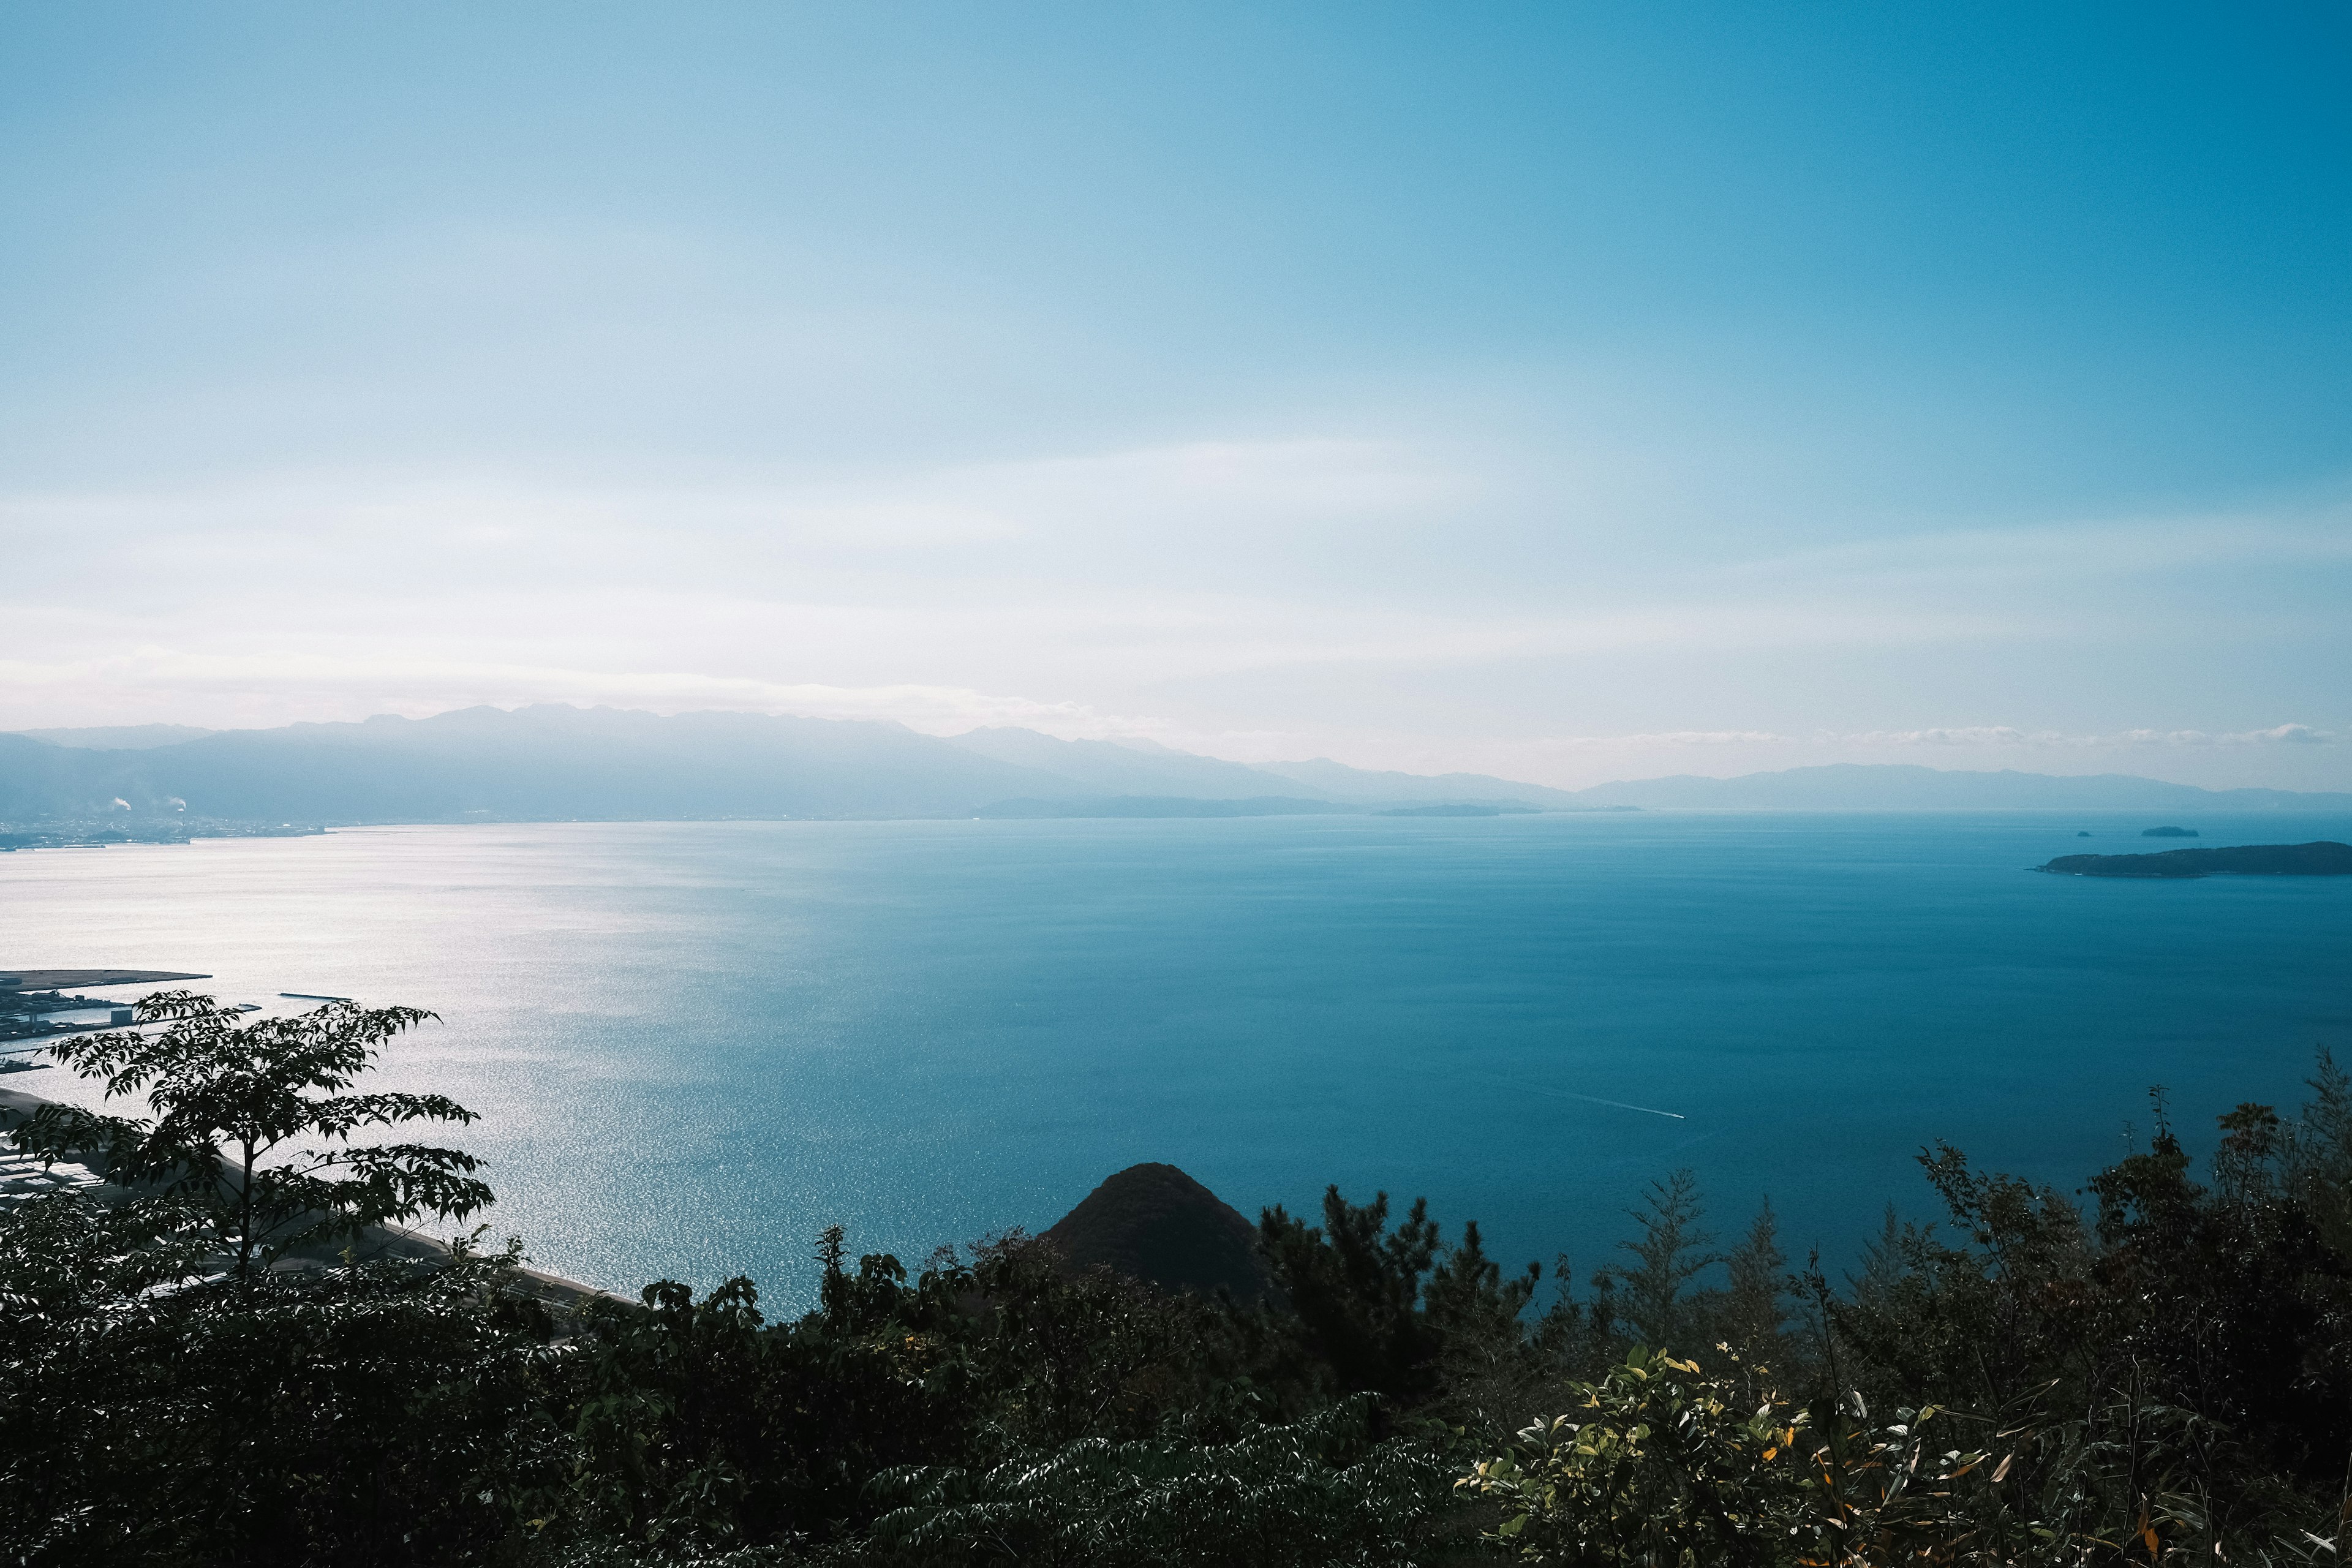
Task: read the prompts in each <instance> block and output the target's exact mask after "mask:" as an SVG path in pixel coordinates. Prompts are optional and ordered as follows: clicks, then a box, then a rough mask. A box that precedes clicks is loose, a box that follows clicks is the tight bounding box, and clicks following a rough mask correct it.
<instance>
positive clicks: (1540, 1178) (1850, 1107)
mask: <svg viewBox="0 0 2352 1568" xmlns="http://www.w3.org/2000/svg"><path fill="white" fill-rule="evenodd" d="M2147 825H2148V823H2147V822H2146V821H2143V820H2141V819H2139V818H2131V819H2124V818H2117V817H2095V816H2084V815H2076V816H2069V817H2064V818H2059V817H2055V816H2052V817H2027V816H1981V817H1970V816H1747V815H1739V816H1731V815H1723V816H1704V815H1697V814H1688V815H1683V814H1664V813H1655V814H1643V815H1640V816H1543V817H1503V818H1493V819H1486V818H1480V819H1472V820H1442V819H1441V820H1430V819H1397V818H1386V819H1383V818H1269V819H1258V820H1242V821H1224V822H1203V821H1170V822H1151V821H1142V822H920V823H709V824H675V823H665V824H623V825H600V824H571V825H557V826H467V827H398V828H372V829H363V830H356V831H345V832H339V833H335V834H333V835H331V836H329V837H320V838H309V839H285V840H245V841H228V842H212V843H205V844H197V845H191V846H184V847H178V846H174V847H130V848H111V849H106V850H102V851H54V852H38V853H19V854H16V855H0V963H10V964H20V965H23V966H25V967H28V968H29V967H37V966H39V967H66V966H93V967H94V966H100V965H106V966H135V967H142V968H143V967H152V968H161V969H185V970H196V971H203V972H205V973H210V974H212V975H214V976H215V979H214V980H213V981H212V982H210V983H208V988H211V989H215V990H217V991H218V992H219V994H221V995H222V996H223V997H224V998H225V999H228V1000H236V1001H245V1000H252V1001H257V1002H264V1003H268V1004H269V1005H272V1006H292V1005H297V1004H290V1003H282V1002H280V1001H278V996H277V994H278V993H279V992H282V991H300V992H320V993H329V994H352V995H356V996H359V997H361V998H362V999H364V1000H368V1001H371V1002H379V1003H382V1002H404V1003H413V1004H415V1005H422V1006H427V1007H431V1008H434V1009H436V1011H438V1012H439V1013H440V1014H441V1016H442V1017H443V1019H444V1022H443V1023H442V1024H441V1025H440V1026H436V1027H431V1028H428V1029H426V1030H425V1031H424V1032H423V1033H421V1034H419V1035H417V1036H415V1037H411V1038H410V1039H409V1040H407V1041H405V1042H404V1043H403V1044H402V1045H400V1046H399V1047H396V1048H395V1051H394V1057H393V1060H392V1067H391V1068H390V1071H389V1073H388V1075H387V1076H388V1078H389V1079H391V1080H393V1083H394V1085H396V1086H398V1087H406V1088H415V1089H424V1088H431V1089H438V1090H443V1091H446V1092H448V1093H450V1094H453V1095H455V1096H456V1097H457V1098H458V1099H459V1100H463V1101H464V1102H465V1103H467V1104H468V1105H470V1106H472V1107H474V1108H475V1109H476V1110H479V1111H480V1112H482V1117H483V1119H482V1121H480V1122H479V1123H478V1124H477V1125H476V1126H475V1127H473V1128H471V1129H469V1130H467V1131H466V1132H465V1133H464V1134H462V1135H461V1138H460V1140H459V1141H461V1142H464V1143H465V1144H466V1145H467V1146H468V1147H470V1148H472V1149H474V1150H476V1151H477V1152H480V1153H482V1154H484V1155H487V1156H488V1159H489V1160H490V1162H491V1168H490V1171H489V1175H490V1176H491V1178H492V1179H493V1181H494V1182H495V1184H496V1185H497V1187H498V1189H499V1193H500V1194H501V1203H500V1205H499V1209H498V1211H497V1212H496V1214H495V1215H494V1216H493V1219H494V1223H495V1225H496V1226H497V1228H498V1230H499V1232H501V1233H504V1232H508V1231H512V1232H517V1233H520V1235H521V1236H522V1237H524V1238H525V1240H526V1242H527V1244H528V1246H529V1248H530V1252H531V1254H532V1256H533V1258H535V1259H536V1260H537V1261H538V1262H540V1263H541V1265H542V1266H544V1267H547V1268H553V1269H556V1270H558V1271H561V1272H563V1273H566V1274H570V1275H573V1276H575V1277H578V1278H581V1279H589V1280H593V1281H595V1282H597V1283H601V1284H605V1285H611V1286H614V1287H620V1288H625V1289H634V1288H635V1286H636V1285H637V1284H639V1283H642V1282H643V1281H644V1280H646V1279H649V1278H653V1277H656V1276H660V1275H669V1276H673V1277H677V1278H682V1279H690V1280H693V1281H695V1282H697V1283H698V1284H703V1285H708V1284H711V1283H715V1282H717V1281H718V1280H719V1279H724V1278H725V1277H727V1276H728V1275H730V1274H732V1273H736V1272H746V1273H750V1274H751V1275H753V1276H754V1277H755V1278H757V1279H760V1280H761V1282H762V1284H763V1287H764V1288H766V1289H767V1290H768V1291H769V1292H770V1293H771V1294H772V1295H773V1296H777V1297H781V1298H782V1299H783V1300H786V1301H794V1302H796V1301H801V1300H805V1299H806V1297H807V1295H808V1294H809V1289H810V1286H811V1283H812V1272H813V1271H812V1268H811V1266H810V1265H809V1263H808V1261H807V1258H808V1253H809V1248H810V1243H811V1238H812V1237H813V1236H814V1233H815V1232H816V1230H817V1229H818V1228H819V1227H820V1226H824V1225H825V1224H827V1223H829V1222H833V1221H838V1222H840V1223H842V1224H845V1225H846V1226H848V1227H849V1229H850V1233H851V1243H852V1246H853V1248H855V1249H856V1250H882V1249H888V1250H893V1251H897V1252H898V1253H900V1254H901V1256H903V1257H906V1258H908V1259H909V1260H910V1261H911V1260H913V1259H915V1258H920V1257H921V1256H922V1255H923V1254H925V1253H927V1252H929V1250H930V1249H931V1248H932V1247H935V1246H937V1245H938V1244H940V1243H943V1242H955V1241H963V1240H969V1239H971V1238H973V1237H977V1236H979V1235H981V1234H982V1233H984V1232H989V1231H993V1230H998V1229H1002V1228H1003V1227H1006V1226H1016V1225H1018V1226H1030V1227H1033V1228H1034V1227H1039V1226H1044V1225H1046V1224H1048V1223H1050V1222H1051V1221H1052V1220H1053V1219H1055V1217H1056V1216H1058V1215H1060V1214H1062V1213H1063V1212H1064V1211H1065V1210H1066V1209H1067V1208H1068V1207H1069V1206H1070V1205H1072V1204H1073V1203H1075V1202H1076V1200H1077V1199H1079V1198H1080V1197H1082V1196H1084V1195H1085V1194H1086V1193H1087V1190H1088V1189H1089V1188H1090V1187H1092V1186H1093V1184H1095V1183H1096V1182H1097V1181H1099V1180H1100V1179H1101V1178H1102V1177H1103V1176H1104V1175H1106V1174H1107V1173H1109V1172H1111V1171H1113V1170H1116V1169H1118V1168H1119V1167H1120V1166H1123V1165H1126V1164H1129V1163H1133V1162H1136V1161H1139V1160H1166V1161H1171V1162H1173V1163H1177V1164H1180V1165H1181V1166H1183V1167H1184V1168H1185V1169H1186V1170H1188V1171H1190V1172H1192V1173H1193V1174H1194V1175H1196V1176H1198V1177H1200V1178H1201V1179H1202V1181H1204V1182H1206V1183H1207V1184H1209V1185H1210V1186H1212V1187H1213V1188H1214V1189H1215V1190H1216V1191H1217V1192H1218V1193H1219V1194H1223V1196H1224V1197H1225V1198H1226V1199H1228V1201H1230V1202H1232V1203H1234V1205H1236V1206H1238V1207H1240V1208H1242V1209H1243V1210H1244V1212H1245V1213H1249V1214H1251V1215H1255V1212H1256V1209H1257V1207H1258V1206H1259V1205H1264V1204H1267V1203H1273V1202H1282V1203H1286V1204H1288V1205H1292V1206H1293V1207H1294V1208H1295V1207H1297V1206H1299V1205H1309V1206H1311V1205H1313V1204H1314V1203H1315V1202H1316V1201H1317V1199H1318V1194H1320V1192H1321V1190H1322V1188H1323V1185H1324V1184H1326V1183H1328V1182H1338V1183H1339V1184H1340V1185H1341V1187H1342V1188H1343V1190H1345V1191H1347V1192H1348V1193H1349V1194H1351V1195H1366V1196H1368V1195H1369V1194H1370V1193H1371V1191H1372V1190H1373V1189H1375V1188H1385V1189H1387V1190H1388V1191H1389V1192H1391V1194H1397V1195H1398V1196H1399V1197H1401V1198H1407V1197H1410V1196H1412V1195H1414V1194H1427V1195H1428V1196H1429V1197H1430V1199H1431V1200H1432V1203H1433V1208H1434V1210H1435V1211H1436V1213H1437V1214H1438V1215H1439V1216H1440V1217H1441V1218H1442V1219H1444V1221H1446V1222H1447V1223H1448V1226H1449V1232H1450V1230H1451V1227H1452V1226H1453V1225H1454V1223H1457V1222H1458V1221H1460V1220H1461V1219H1464V1218H1467V1217H1475V1218H1477V1219H1479V1220H1481V1221H1482V1222H1484V1226H1485V1229H1486V1234H1487V1236H1488V1237H1489V1238H1490V1241H1491V1242H1492V1243H1493V1244H1494V1246H1495V1247H1496V1250H1498V1251H1499V1252H1501V1253H1502V1254H1503V1255H1505V1256H1506V1257H1507V1258H1528V1257H1541V1258H1547V1259H1548V1258H1550V1256H1551V1255H1552V1253H1553V1252H1555V1251H1556V1250H1559V1249H1562V1248H1565V1249H1567V1250H1569V1251H1570V1253H1571V1254H1572V1255H1573V1257H1574V1258H1575V1259H1576V1261H1577V1262H1578V1264H1579V1265H1580V1268H1583V1269H1590V1268H1591V1267H1592V1266H1594V1265H1595V1264H1597V1263H1599V1262H1601V1261H1603V1260H1604V1259H1605V1256H1606V1254H1607V1252H1608V1250H1609V1248H1610V1247H1611V1245H1612V1244H1613V1242H1614V1241H1615V1240H1616V1239H1617V1238H1619V1237H1621V1236H1622V1235H1623V1234H1624V1231H1625V1228H1626V1227H1625V1225H1624V1223H1623V1221H1622V1214H1621V1211H1622V1209H1623V1208H1624V1207H1625V1205H1627V1204H1629V1203H1631V1202H1633V1200H1634V1199H1635V1198H1636V1197H1637V1196H1638V1194H1639V1192H1640V1189H1641V1187H1642V1185H1643V1183H1644V1182H1646V1181H1648V1180H1649V1179H1651V1178H1652V1177H1654V1176H1656V1175H1659V1174H1662V1173H1665V1172H1667V1171H1670V1170H1672V1169H1673V1168H1675V1166H1678V1165H1690V1166H1693V1167H1695V1168H1696V1170H1697V1171H1698V1172H1699V1173H1700V1175H1701V1177H1702V1179H1703V1181H1704V1183H1705V1184H1706V1191H1707V1193H1708V1194H1709V1196H1710V1198H1711V1199H1712V1200H1713V1204H1714V1209H1713V1215H1714V1218H1715V1219H1716V1221H1717V1223H1718V1225H1719V1226H1720V1227H1721V1228H1723V1229H1726V1230H1730V1229H1734V1228H1737V1226H1738V1225H1739V1224H1741V1223H1742V1222H1743V1221H1744V1219H1745V1217H1746V1215H1747V1214H1748V1212H1749V1211H1751V1210H1752V1208H1753V1205H1754V1204H1755V1202H1756V1200H1757V1198H1758V1197H1759V1195H1761V1194H1767V1193H1769V1194H1770V1196H1771V1199H1772V1202H1773V1204H1774V1205H1775V1207H1776V1208H1777V1209H1778V1210H1779V1212H1780V1215H1781V1216H1782V1219H1783V1237H1784V1240H1785V1241H1786V1242H1787V1243H1788V1244H1789V1250H1790V1252H1791V1253H1792V1254H1794V1255H1797V1256H1801V1255H1802V1252H1803V1250H1804V1248H1805V1247H1806V1246H1807V1245H1809V1244H1811V1243H1812V1242H1814V1241H1816V1240H1818V1241H1819V1242H1820V1243H1821V1244H1822V1247H1823V1249H1824V1253H1825V1255H1827V1256H1830V1257H1832V1258H1843V1257H1846V1256H1848V1255H1850V1253H1851V1251H1852V1249H1853V1246H1854V1245H1855V1243H1856V1242H1857V1241H1858V1240H1859V1239H1860V1238H1861V1237H1862V1236H1863V1235H1864V1233H1865V1232H1867V1231H1869V1230H1871V1229H1873V1228H1874V1226H1875V1223H1876V1220H1877V1218H1878V1215H1879V1214H1880V1211H1881V1210H1882V1208H1883V1206H1884V1205H1885V1203H1886V1202H1887V1201H1888V1200H1889V1199H1890V1198H1892V1199H1895V1200H1896V1201H1897V1202H1898V1203H1900V1204H1902V1205H1904V1206H1905V1207H1906V1209H1911V1210H1917V1211H1924V1209H1925V1208H1926V1206H1927V1205H1926V1204H1925V1201H1924V1200H1925V1196H1926V1194H1925V1190H1924V1186H1923V1184H1922V1183H1921V1182H1920V1181H1919V1178H1918V1175H1917V1173H1916V1167H1915V1166H1914V1165H1913V1164H1912V1163H1911V1160H1910V1156H1911V1155H1912V1154H1913V1153H1914V1152H1916V1150H1917V1149H1918V1148H1919V1147H1920V1145H1921V1144H1922V1143H1923V1142H1927V1141H1928V1140H1931V1139H1935V1138H1938V1137H1940V1138H1945V1139H1948V1140H1950V1141H1952V1142H1956V1143H1958V1144H1959V1145H1961V1146H1962V1147H1964V1148H1965V1149H1967V1150H1968V1151H1969V1153H1970V1154H1972V1155H1974V1156H1976V1157H1978V1158H1979V1159H1980V1160H1981V1161H1983V1162H1984V1163H1989V1164H1993V1165H1998V1166H2001V1167H2004V1168H2009V1169H2012V1170H2017V1171H2020V1172H2022V1173H2030V1174H2032V1175H2035V1176H2038V1177H2042V1178H2044V1179H2048V1180H2053V1181H2057V1182H2061V1183H2063V1184H2066V1185H2068V1186H2073V1185H2075V1184H2078V1183H2079V1181H2080V1179H2081V1178H2082V1177H2083V1176H2084V1174H2086V1173H2088V1172H2089V1171H2090V1170H2092V1169H2093V1168H2095V1166H2096V1165H2097V1164H2098V1163H2101V1162H2103V1161H2104V1160H2105V1159H2107V1158H2110V1157H2112V1156H2113V1155H2114V1154H2116V1153H2117V1152H2120V1151H2121V1149H2122V1148H2123V1142H2122V1138H2123V1133H2124V1129H2125V1127H2126V1123H2127V1122H2137V1123H2138V1124H2139V1126H2140V1127H2142V1128H2143V1129H2144V1128H2145V1127H2146V1125H2147V1099H2146V1091H2147V1087H2148V1086H2149V1085H2151V1084H2159V1083H2160V1084H2163V1085H2165V1086H2167V1088H2168V1090H2169V1094H2170V1099H2171V1103H2172V1105H2173V1107H2174V1110H2175V1114H2176V1117H2177V1119H2178V1121H2179V1122H2180V1123H2181V1124H2182V1125H2183V1126H2185V1127H2187V1128H2189V1129H2190V1130H2192V1131H2194V1132H2195V1133H2196V1134H2197V1135H2198V1136H2199V1137H2200V1139H2201V1137H2202V1130H2204V1129H2207V1128H2210V1125H2211V1118H2212V1116H2213V1115H2214V1114H2215V1113H2216V1112H2217V1111H2219V1110H2223V1109H2226V1108H2227V1107H2228V1106H2229V1105H2230V1104H2232V1103H2234V1102H2236V1101H2237V1100H2242V1099H2264V1100H2278V1101H2284V1102H2293V1101H2294V1100H2297V1098H2298V1095H2299V1083H2300V1079H2301V1078H2302V1077H2303V1075H2304V1073H2305V1071H2306V1070H2307V1068H2308V1067H2309V1064H2310V1060H2311V1058H2312V1053H2313V1049H2314V1047H2315V1046H2317V1045H2319V1044H2322V1043H2326V1044H2332V1045H2335V1046H2336V1047H2338V1048H2339V1049H2342V1048H2344V1047H2347V1045H2352V993H2347V978H2352V879H2241V878H2216V879H2206V880H2201V881H2193V882H2178V883H2145V882H2118V881H2100V880H2084V879H2071V878H2053V877H2040V876H2032V875H2028V874H2027V873H2026V872H2025V870H2024V868H2026V867H2028V866H2031V865H2034V864H2037V863H2039V862H2040V861H2042V860H2043V859H2046V858H2049V857H2050V856H2052V855H2053V854H2065V853H2073V852H2075V851H2079V850H2084V849H2091V848H2099V849H2105V850H2124V849H2132V850H2137V849H2142V848H2162V847H2171V846H2168V845H2162V844H2152V843H2143V842H2142V841H2141V840H2140V839H2139V838H2138V837H2137V828H2139V827H2141V826H2147ZM2194 826H2200V827H2201V828H2202V829H2203V831H2204V837H2203V838H2202V839H2201V840H2200V842H2201V843H2204V844H2207V845H2212V844H2227V843H2255V842H2263V843H2274V842H2282V841H2300V840H2304V839H2309V838H2315V837H2336V838H2352V822H2347V821H2345V820H2341V819H2332V820H2331V819H2318V818H2309V819H2305V818H2290V817H2286V816H2264V817H2261V818H2247V819H2233V820H2202V819H2200V821H2198V822H2197V823H2195V824H2194ZM2082 827H2089V828H2091V829H2092V830H2093V831H2094V832H2095V834H2096V836H2097V837H2095V839H2093V840H2091V841H2088V842H2085V841H2083V840H2080V839H2077V838H2076V837H2074V833H2075V831H2076V830H2077V829H2078V828H2082ZM5 1081H6V1082H7V1084H8V1086H9V1087H12V1088H22V1089H32V1090H35V1091H36V1092H43V1093H48V1094H52V1095H58V1094H68V1093H73V1092H74V1085H73V1083H72V1080H70V1079H65V1078H64V1077H63V1075H62V1074H61V1073H60V1072H58V1071H55V1070H52V1071H47V1072H43V1073H39V1074H28V1075H24V1076H19V1077H16V1078H12V1079H7V1080H5ZM1610 1101H1613V1102H1617V1103H1613V1104H1612V1103H1604V1102H1610ZM1635 1107H1640V1108H1648V1109H1632V1108H1635ZM1653 1111H1672V1112H1675V1113H1678V1115H1679V1117H1680V1118H1681V1119H1680V1120H1675V1119H1673V1118H1669V1117H1666V1116H1662V1115H1657V1114H1653V1113H1652V1112H1653Z"/></svg>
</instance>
